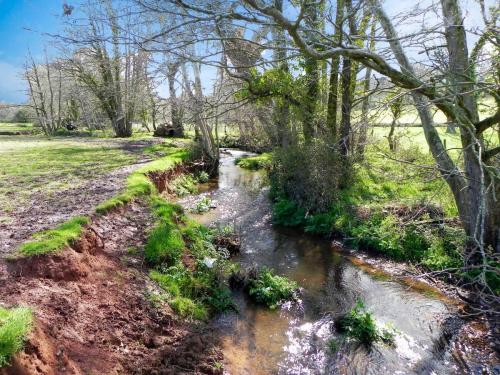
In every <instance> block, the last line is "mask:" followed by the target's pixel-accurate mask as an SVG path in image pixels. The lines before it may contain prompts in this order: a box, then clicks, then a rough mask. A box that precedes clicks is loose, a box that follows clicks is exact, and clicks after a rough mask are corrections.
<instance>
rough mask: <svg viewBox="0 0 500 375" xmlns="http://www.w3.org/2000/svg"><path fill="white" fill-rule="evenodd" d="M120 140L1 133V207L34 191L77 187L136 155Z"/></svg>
mask: <svg viewBox="0 0 500 375" xmlns="http://www.w3.org/2000/svg"><path fill="white" fill-rule="evenodd" d="M122 145H123V144H119V143H117V142H116V141H112V140H97V139H91V138H61V137H59V138H52V139H49V138H45V137H25V136H0V160H1V161H2V162H1V163H0V207H1V208H2V209H3V210H4V211H11V210H12V209H14V208H15V206H16V205H18V204H22V203H23V202H25V201H26V200H27V199H29V198H31V197H32V196H33V194H36V193H42V194H50V193H53V192H57V191H60V190H62V189H67V188H69V187H78V186H80V185H82V184H84V183H86V182H88V181H89V180H90V179H95V178H96V177H98V176H100V175H104V174H106V173H108V172H110V171H112V170H113V169H116V168H119V167H121V166H124V165H128V164H130V163H133V162H134V161H135V160H136V156H135V155H132V154H130V153H128V152H126V151H124V150H122V149H121V147H122Z"/></svg>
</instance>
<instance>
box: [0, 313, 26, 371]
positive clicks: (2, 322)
mask: <svg viewBox="0 0 500 375" xmlns="http://www.w3.org/2000/svg"><path fill="white" fill-rule="evenodd" d="M32 325H33V313H32V312H31V310H30V309H28V308H26V307H17V308H13V309H5V308H3V307H0V368H1V367H3V366H5V365H7V364H8V363H9V360H10V359H11V357H12V356H13V355H14V354H15V353H17V352H18V351H19V350H21V349H22V347H23V344H24V341H25V340H26V336H27V335H28V333H29V332H30V330H31V327H32Z"/></svg>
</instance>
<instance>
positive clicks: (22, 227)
mask: <svg viewBox="0 0 500 375" xmlns="http://www.w3.org/2000/svg"><path fill="white" fill-rule="evenodd" d="M82 141H83V140H82ZM85 141H86V142H91V141H92V140H85ZM98 141H99V140H95V141H94V142H98ZM161 141H162V140H161V139H151V140H137V141H120V140H114V141H113V144H116V145H117V146H118V147H120V148H121V149H123V150H124V151H126V152H129V153H132V154H134V155H136V157H137V159H136V162H135V163H134V164H132V165H128V166H125V167H121V168H118V169H116V170H114V171H112V172H111V173H109V174H105V175H101V176H95V178H92V179H91V180H88V181H87V182H86V183H84V184H83V185H80V186H78V187H72V188H69V189H66V190H61V191H58V192H57V193H54V194H46V193H43V192H38V193H36V194H33V195H32V196H31V199H30V200H29V201H28V202H27V203H26V204H24V205H20V206H17V207H16V208H15V210H14V211H12V212H10V213H9V214H8V215H9V217H10V218H11V221H9V222H4V223H2V222H0V258H1V257H2V256H4V255H6V254H8V253H11V252H12V251H14V250H15V248H16V247H17V246H18V245H19V244H20V243H22V242H24V241H26V240H27V239H28V238H29V237H30V236H31V235H32V234H33V233H35V232H38V231H41V230H45V229H49V228H53V227H55V226H56V225H57V224H59V223H61V222H63V221H65V220H67V219H69V218H71V217H73V216H77V215H89V214H91V213H93V212H94V208H95V207H96V206H97V205H98V204H99V203H101V202H103V201H105V200H106V199H109V198H111V197H112V196H114V195H116V194H117V193H118V192H119V191H120V190H121V189H123V187H124V184H125V180H126V178H127V176H128V175H129V174H130V173H131V172H133V171H134V170H135V169H137V168H139V167H141V166H142V165H143V164H144V163H147V162H149V161H150V160H151V155H145V154H144V153H143V150H144V148H146V147H148V146H150V145H152V144H154V143H158V142H161ZM99 142H100V141H99Z"/></svg>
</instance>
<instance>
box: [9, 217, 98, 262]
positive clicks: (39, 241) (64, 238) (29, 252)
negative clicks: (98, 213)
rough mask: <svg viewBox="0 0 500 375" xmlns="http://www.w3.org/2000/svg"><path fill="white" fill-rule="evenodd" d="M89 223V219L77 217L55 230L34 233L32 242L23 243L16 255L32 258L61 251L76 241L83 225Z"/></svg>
mask: <svg viewBox="0 0 500 375" xmlns="http://www.w3.org/2000/svg"><path fill="white" fill-rule="evenodd" d="M89 222H90V219H89V218H87V217H82V216H77V217H74V218H72V219H70V220H68V221H65V222H64V223H62V224H61V225H59V226H58V227H56V228H55V229H49V230H46V231H42V232H38V233H35V234H34V235H33V239H32V240H30V241H28V242H25V243H23V244H22V245H21V246H20V247H19V249H18V250H17V252H16V255H21V256H33V255H41V254H47V253H53V252H56V251H58V250H61V249H63V248H64V247H65V246H67V245H70V244H71V242H72V241H75V240H76V239H78V238H79V237H80V235H81V234H82V231H83V227H84V225H86V224H88V223H89Z"/></svg>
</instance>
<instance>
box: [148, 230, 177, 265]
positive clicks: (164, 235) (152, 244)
mask: <svg viewBox="0 0 500 375" xmlns="http://www.w3.org/2000/svg"><path fill="white" fill-rule="evenodd" d="M184 246H185V244H184V240H183V239H182V235H181V233H180V231H179V230H178V229H177V228H175V227H174V226H172V225H169V224H168V223H164V224H161V225H159V226H157V227H156V228H154V229H153V230H152V232H151V233H150V235H149V237H148V241H147V242H146V246H145V247H144V255H145V258H146V261H147V262H148V263H150V264H163V263H165V264H174V263H175V262H176V261H177V260H178V259H179V258H180V256H181V255H182V250H183V249H184Z"/></svg>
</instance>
